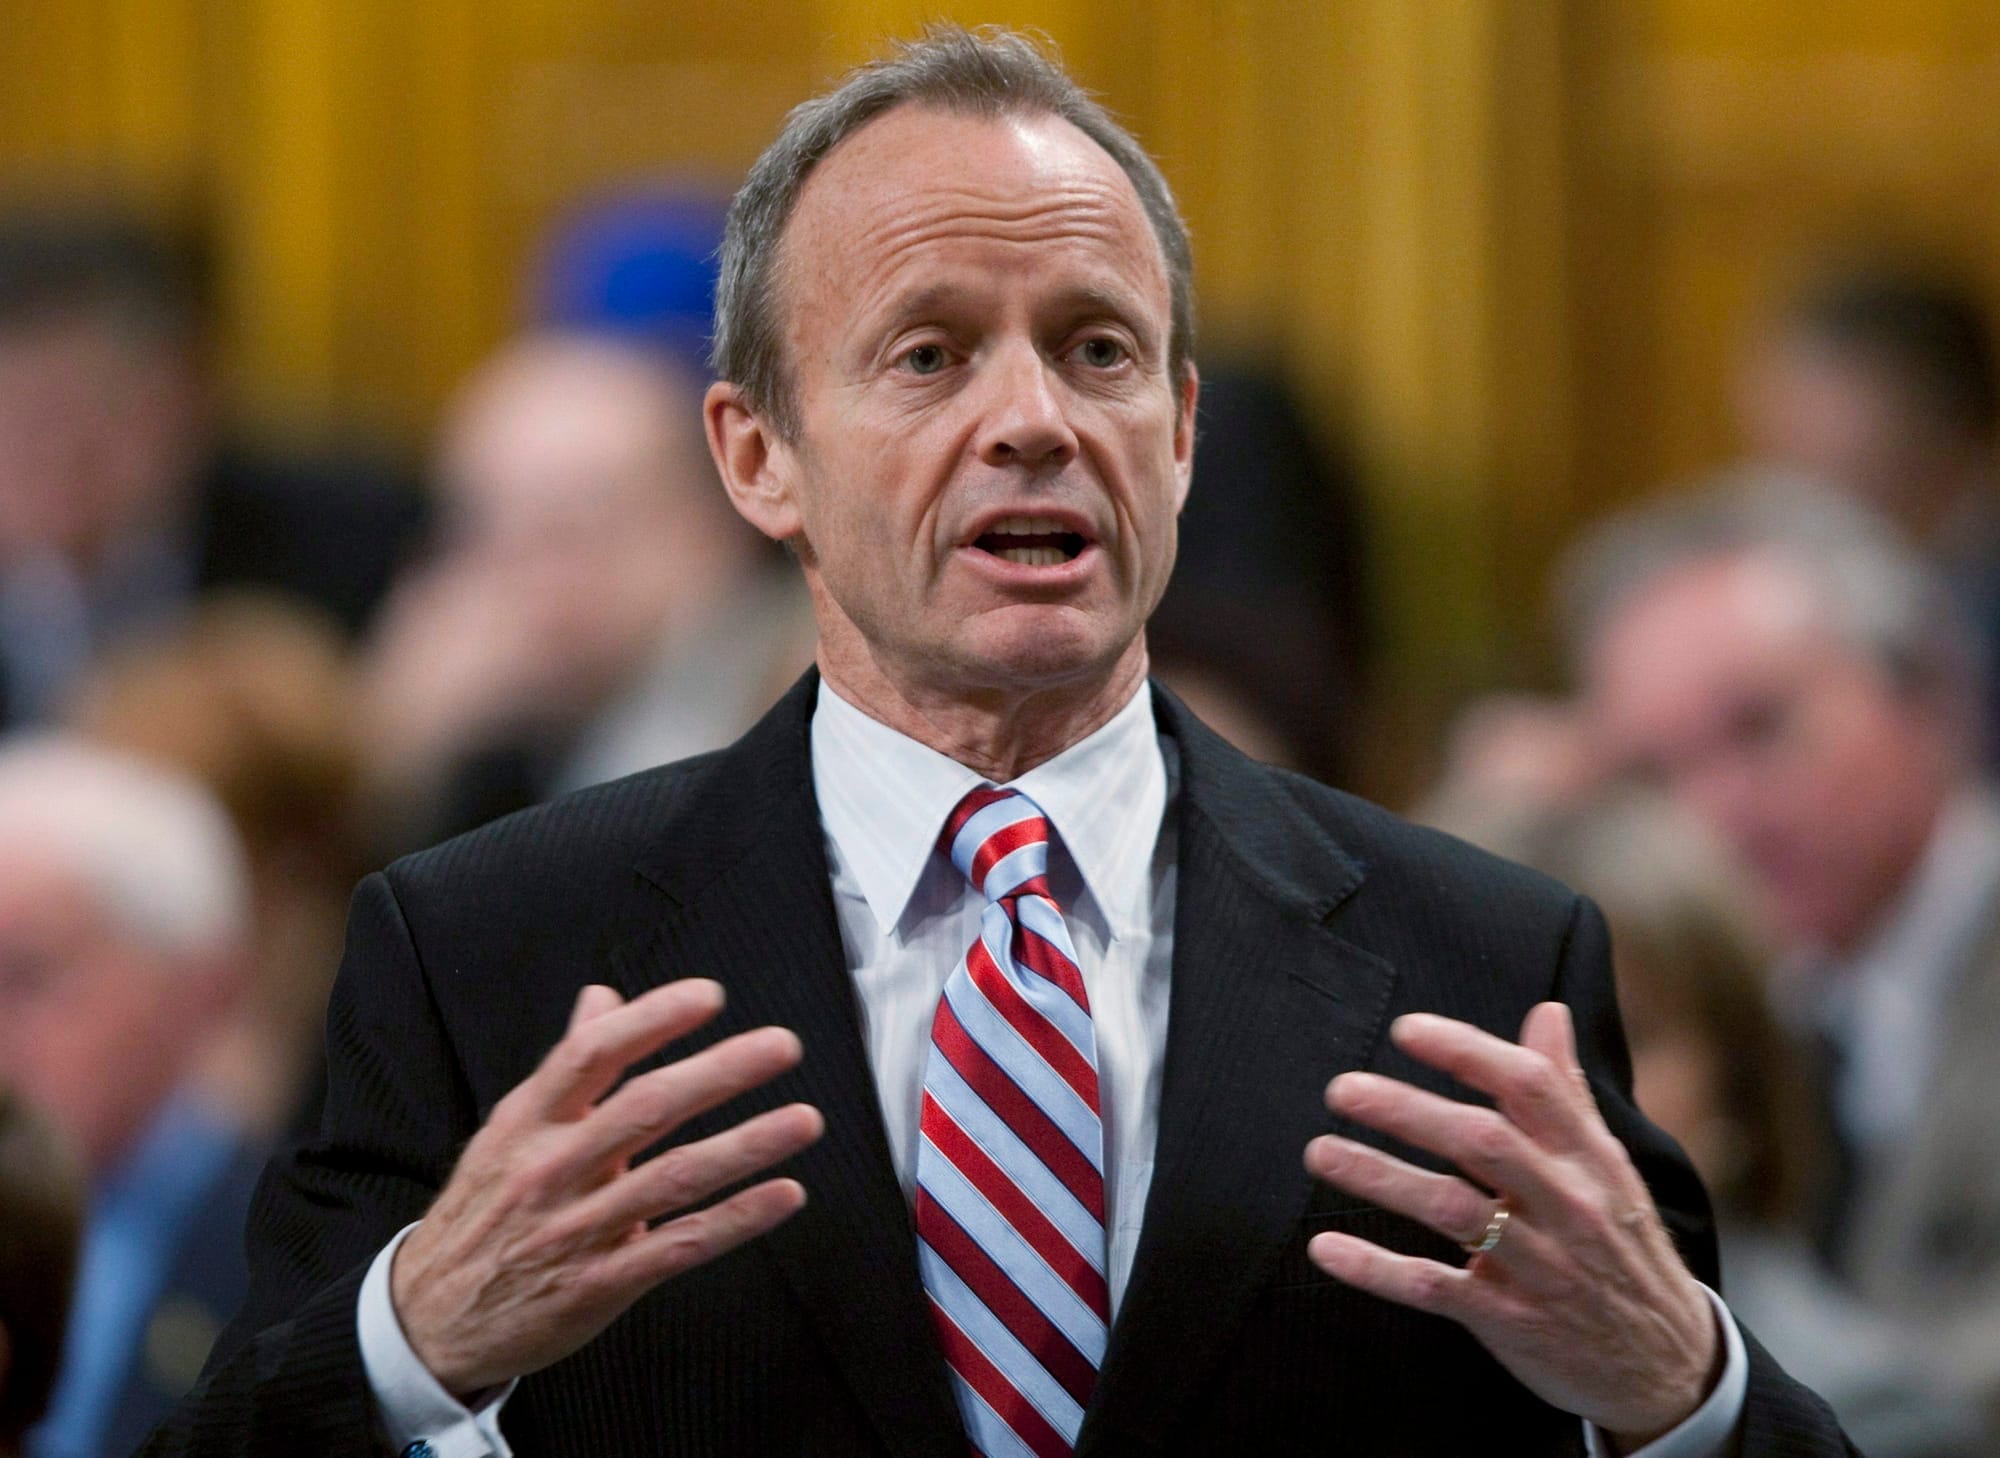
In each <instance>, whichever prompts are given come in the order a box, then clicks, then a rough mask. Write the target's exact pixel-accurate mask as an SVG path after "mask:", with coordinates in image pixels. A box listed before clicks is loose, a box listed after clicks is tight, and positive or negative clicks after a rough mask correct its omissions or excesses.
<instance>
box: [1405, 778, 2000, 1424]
mask: <svg viewBox="0 0 2000 1458" xmlns="http://www.w3.org/2000/svg"><path fill="white" fill-rule="evenodd" d="M1515 788H1516V787H1515V786H1513V785H1509V786H1505V787H1503V793H1502V794H1501V795H1500V796H1498V797H1497V798H1490V799H1485V800H1481V799H1480V798H1479V797H1478V795H1477V794H1476V793H1474V792H1471V787H1470V786H1449V785H1448V786H1445V787H1443V789H1442V791H1441V793H1440V796H1439V798H1438V800H1437V801H1436V804H1435V813H1431V814H1423V815H1420V816H1419V818H1420V819H1426V820H1428V821H1429V822H1430V823H1432V824H1435V825H1438V826H1439V827H1440V828H1442V829H1445V830H1449V831H1453V832H1454V833H1457V834H1459V835H1463V836H1464V837H1465V838H1467V839H1469V840H1471V841H1472V842H1473V843H1474V844H1476V845H1478V846H1480V847H1481V848H1482V849H1485V850H1490V851H1493V852H1495V853H1496V854H1499V855H1503V856H1506V857H1508V858H1509V859H1510V860H1517V861H1520V862H1522V863H1524V864H1526V865H1529V866H1532V867H1534V868H1535V869H1536V870H1538V871H1542V872H1544V873H1546V874H1548V875H1551V876H1554V877H1555V878H1556V879H1557V880H1559V881H1562V882H1564V883H1566V884H1568V885H1570V886H1573V887H1575V888H1576V889H1577V890H1579V891H1581V892H1582V893H1583V894H1584V895H1586V896H1589V897H1591V898H1592V899H1593V900H1595V901H1596V902H1597V903H1598V905H1599V907H1600V908H1601V909H1602V910H1603V912H1604V914H1605V919H1606V920H1607V922H1608V923H1609V925H1610V928H1611V942H1612V968H1613V971H1614V973H1615V975H1616V977H1617V980H1618V1003H1619V1009H1620V1011H1621V1013H1622V1014H1623V1016H1624V1021H1625V1030H1626V1034H1627V1036H1628V1038H1629V1039H1630V1042H1631V1049H1632V1082H1633V1091H1634V1096H1635V1098H1636V1099H1637V1101H1638V1104H1639V1107H1640V1109H1641V1110H1643V1111H1644V1112H1645V1113H1646V1114H1647V1115H1648V1116H1649V1117H1651V1118H1652V1119H1653V1120H1654V1121H1655V1122H1656V1123H1658V1124H1659V1125H1660V1126H1661V1127H1662V1128H1663V1129H1665V1130H1666V1131H1667V1132H1668V1133H1669V1134H1671V1135H1672V1136H1673V1137H1674V1139H1675V1141H1676V1142H1677V1143H1679V1144H1680V1146H1681V1147H1682V1148H1683V1149H1685V1150H1686V1151H1687V1152H1688V1156H1689V1157H1690V1158H1691V1159H1693V1160H1694V1162H1695V1166H1696V1168H1697V1169H1699V1170H1700V1171H1701V1176H1702V1180H1703V1182H1704V1183H1705V1184H1706V1185H1707V1186H1708V1189H1709V1193H1710V1194H1711V1196H1712V1197H1713V1198H1714V1200H1715V1211H1716V1222H1717V1233H1718V1235H1719V1237H1720V1240H1721V1245H1722V1271H1723V1278H1724V1282H1725V1289H1726V1290H1727V1291H1728V1292H1729V1301H1730V1305H1731V1307H1732V1309H1734V1310H1735V1311H1736V1313H1737V1315H1738V1316H1740V1317H1741V1318H1742V1319H1743V1321H1744V1322H1745V1323H1746V1324H1747V1325H1749V1326H1750V1327H1751V1328H1752V1329H1753V1330H1755V1331H1756V1332H1757V1333H1758V1334H1759V1335H1760V1336H1761V1337H1762V1339H1763V1340H1764V1342H1765V1344H1766V1345H1767V1346H1769V1347H1770V1348H1771V1351H1772V1353H1773V1354H1774V1355H1776V1356H1777V1357H1778V1359H1779V1360H1780V1361H1781V1362H1783V1363H1784V1364H1785V1366H1786V1368H1787V1369H1788V1370H1789V1371H1790V1372H1792V1374H1793V1375H1794V1376H1796V1377H1798V1379H1799V1380H1800V1381H1802V1382H1805V1383H1807V1384H1808V1385H1809V1386H1811V1387H1812V1389H1813V1390H1814V1391H1815V1392H1817V1393H1819V1394H1820V1396H1822V1397H1824V1398H1825V1399H1826V1400H1827V1401H1828V1402H1829V1403H1830V1404H1831V1405H1832V1406H1833V1409H1834V1411H1835V1412H1836V1413H1838V1414H1839V1415H1840V1419H1841V1425H1842V1426H1843V1427H1844V1428H1845V1429H1846V1430H1847V1432H1848V1434H1849V1436H1850V1437H1852V1438H1853V1439H1854V1441H1855V1444H1856V1445H1857V1446H1858V1447H1860V1448H1861V1449H1862V1450H1863V1451H1865V1452H1867V1453H1870V1454H1872V1455H1874V1458H1974V1455H1977V1454H1984V1453H1990V1452H1991V1451H1992V1448H1991V1440H1992V1437H1993V1436H1994V1435H1993V1434H1988V1433H1982V1432H1981V1430H1980V1426H1979V1416H1978V1412H1977V1410H1976V1408H1975V1407H1974V1405H1973V1404H1972V1403H1971V1402H1969V1401H1966V1400H1964V1399H1963V1398H1961V1397H1958V1396H1956V1395H1955V1394H1954V1393H1953V1392H1952V1391H1951V1390H1950V1386H1949V1383H1948V1381H1947V1380H1946V1378H1945V1376H1944V1373H1945V1371H1946V1368H1947V1364H1946V1363H1945V1362H1943V1361H1942V1360H1941V1358H1940V1357H1939V1354H1938V1353H1936V1352H1935V1351H1933V1350H1932V1349H1931V1348H1930V1345H1929V1343H1928V1341H1927V1338H1926V1334H1925V1333H1924V1332H1923V1330H1922V1329H1921V1328H1920V1327H1918V1326H1916V1325H1914V1324H1908V1323H1903V1322H1899V1321H1897V1320H1895V1319H1893V1318H1891V1317H1888V1316H1886V1315H1884V1314H1882V1313H1880V1312H1878V1311H1875V1310H1873V1309H1871V1308H1870V1307H1869V1306H1868V1305H1867V1304H1866V1303H1864V1302H1862V1301H1861V1300H1859V1299H1858V1298H1857V1297H1856V1296H1854V1295H1853V1294H1852V1293H1851V1292H1849V1291H1847V1290H1846V1289H1845V1288H1844V1287H1842V1286H1841V1285H1839V1284H1838V1283H1837V1282H1836V1281H1834V1280H1833V1278H1832V1277H1831V1276H1830V1275H1829V1274H1828V1273H1827V1272H1826V1271H1825V1270H1824V1268H1823V1267H1821V1265H1820V1264H1819V1262H1818V1260H1817V1258H1816V1255H1815V1252H1814V1251H1813V1249H1812V1245H1811V1241H1810V1239H1809V1232H1808V1229H1807V1219H1808V1212H1809V1200H1810V1198H1811V1195H1812V1191H1813V1186H1814V1182H1815V1180H1816V1179H1817V1178H1818V1177H1819V1174H1820V1172H1821V1165H1820V1160H1821V1156H1822V1150H1823V1145H1824V1141H1825V1137H1826V1135H1825V1130H1824V1127H1823V1125H1822V1124H1821V1121H1820V1113H1819V1110H1818V1109H1817V1108H1816V1106H1815V1103H1814V1100H1813V1098H1812V1095H1811V1093H1810V1090H1809V1085H1808V1083H1807V1082H1806V1080H1805V1078H1804V1069H1803V1068H1802V1067H1801V1066H1800V1059H1799V1054H1798V1051H1797V1050H1796V1049H1795V1048H1794V1046H1793V1045H1792V1043H1791V1040H1790V1039H1789V1038H1788V1037H1787V1035H1786V1034H1785V1033H1784V1031H1783V1030H1782V1029H1781V1028H1780V1027H1779V1025H1778V1023H1777V1021H1776V1019H1775V1018H1774V1017H1773V1015H1772V1013H1771V1010H1770V1008H1769V1006H1768V1004H1767V1001H1766V994H1765V987H1764V976H1765V968H1766V963H1767V960H1768V951H1767V949H1766V948H1765V946H1764V945H1763V939H1762V935H1761V933H1760V931H1759V930H1758V928H1757V925H1756V918H1755V917H1754V915H1753V914H1752V912H1751V909H1750V907H1749V906H1748V905H1747V904H1746V901H1745V897H1744V895H1743V887H1742V884H1741V877H1740V875H1739V873H1738V870H1737V868H1736V867H1735V866H1734V865H1733V864H1731V863H1730V861H1729V859H1728V857H1727V855H1726V854H1725V853H1724V852H1723V851H1722V849H1721V847H1719V846H1717V845H1716V844H1715V843H1714V841H1713V840H1712V839H1711V838H1710V837H1709V836H1708V835H1706V834H1705V833H1703V831H1702V830H1701V828H1700V827H1699V826H1697V825H1695V824H1694V823H1693V822H1692V821H1691V820H1690V819H1689V818H1688V817H1687V816H1685V815H1684V814H1683V813H1681V812H1680V811H1679V810H1678V809H1677V808H1676V807H1675V806H1674V805H1673V804H1672V803H1671V802H1670V801H1668V800H1666V799H1664V798H1663V797H1661V796H1660V795H1658V794H1657V793H1652V792H1647V791H1643V790H1636V789H1631V788H1625V787H1609V788H1607V790H1606V791H1604V792H1603V793H1597V794H1586V795H1585V796H1583V797H1582V798H1580V799H1559V800H1556V801H1552V802H1550V803H1548V804H1546V805H1542V806H1536V805H1533V804H1531V803H1529V802H1528V801H1527V800H1526V799H1525V798H1524V797H1523V796H1522V795H1520V794H1517V793H1515V792H1514V790H1515Z"/></svg>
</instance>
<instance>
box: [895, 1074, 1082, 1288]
mask: <svg viewBox="0 0 2000 1458" xmlns="http://www.w3.org/2000/svg"><path fill="white" fill-rule="evenodd" d="M918 1124H919V1127H920V1128H921V1129H922V1131H923V1136H924V1138H926V1139H928V1140H930V1142H931V1143H932V1144H933V1145H935V1146H936V1147H937V1151H938V1153H940V1154H942V1155H943V1156H944V1157H945V1158H946V1159H948V1160H950V1161H951V1164H952V1166H953V1168H955V1169H956V1170H957V1171H958V1172H959V1173H960V1174H962V1175H964V1176H965V1178H966V1180H967V1181H968V1182H970V1184H971V1185H972V1187H973V1188H974V1189H975V1190H977V1191H979V1193H980V1194H981V1195H983V1196H985V1197H986V1203H987V1204H989V1205H991V1206H992V1207H993V1208H994V1209H995V1210H997V1211H999V1212H1000V1217H1001V1218H1002V1219H1003V1220H1005V1221H1006V1222H1007V1223H1008V1224H1009V1225H1011V1226H1013V1227H1014V1233H1015V1234H1017V1235H1019V1236H1020V1237H1021V1239H1023V1240H1025V1241H1026V1242H1027V1243H1028V1244H1029V1245H1031V1246H1033V1247H1034V1249H1035V1253H1036V1254H1037V1255H1039V1256H1040V1257H1041V1258H1042V1259H1043V1260H1045V1261H1047V1262H1048V1263H1049V1269H1050V1270H1052V1271H1054V1272H1055V1273H1056V1274H1057V1275H1058V1276H1060V1277H1061V1278H1062V1280H1063V1284H1065V1285H1066V1286H1068V1287H1069V1288H1070V1290H1072V1291H1074V1292H1076V1294H1077V1296H1078V1297H1079V1298H1080V1299H1081V1300H1082V1301H1083V1304H1084V1305H1086V1306H1088V1307H1089V1308H1090V1309H1091V1310H1092V1311H1094V1312H1096V1313H1097V1315H1098V1318H1099V1319H1100V1320H1102V1321H1103V1322H1105V1323H1106V1324H1107V1325H1108V1324H1109V1323H1110V1321H1111V1290H1110V1288H1109V1287H1108V1286H1106V1285H1105V1282H1104V1276H1103V1275H1102V1273H1100V1272H1099V1271H1098V1270H1097V1268H1096V1267H1095V1266H1093V1265H1091V1263H1090V1262H1089V1261H1088V1260H1087V1259H1085V1258H1084V1256H1083V1255H1082V1254H1081V1253H1080V1252H1079V1251H1078V1250H1077V1248H1076V1247H1075V1246H1073V1245H1071V1244H1070V1242H1069V1237H1068V1236H1066V1235H1064V1234H1063V1233H1062V1231H1061V1230H1059V1229H1058V1228H1057V1227H1056V1224H1055V1222H1054V1221H1052V1220H1050V1219H1049V1217H1048V1216H1047V1215H1045V1214H1044V1213H1043V1212H1042V1207H1041V1206H1039V1205H1037V1204H1036V1203H1035V1202H1034V1201H1033V1200H1031V1199H1029V1198H1028V1196H1027V1195H1026V1194H1024V1193H1023V1192H1022V1190H1021V1187H1020V1186H1019V1185H1017V1184H1015V1183H1014V1181H1013V1180H1012V1179H1011V1178H1009V1176H1008V1174H1007V1171H1005V1170H1004V1169H1002V1168H1000V1166H999V1165H997V1164H995V1163H994V1162H993V1158H992V1156H991V1155H989V1154H987V1152H986V1151H985V1150H983V1149H981V1148H980V1147H979V1141H977V1140H976V1139H974V1138H973V1137H972V1136H971V1135H970V1134H968V1133H966V1132H965V1130H964V1129H962V1128H960V1127H959V1123H958V1120H956V1119H954V1118H952V1116H951V1113H950V1111H949V1110H947V1109H946V1108H945V1107H944V1105H943V1104H940V1103H939V1102H938V1101H937V1100H936V1099H934V1098H932V1097H931V1096H930V1095H929V1094H928V1093H927V1094H925V1095H924V1107H923V1115H922V1117H921V1118H920V1119H919V1121H918Z"/></svg>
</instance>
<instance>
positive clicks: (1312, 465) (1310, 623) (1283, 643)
mask: <svg viewBox="0 0 2000 1458" xmlns="http://www.w3.org/2000/svg"><path fill="white" fill-rule="evenodd" d="M1197 409H1198V414H1199V425H1198V427H1197V429H1196V431H1195V444H1194V452H1195V462H1194V469H1195V475H1196V477H1197V478H1198V479H1199V480H1200V481H1201V482H1202V483H1203V488H1204V489H1202V490H1200V491H1196V492H1191V493H1189V496H1188V500H1187V505H1186V507H1185V508H1184V509H1183V510H1182V512H1181V520H1180V555H1179V557H1178V559H1177V560H1176V561H1175V564H1174V575H1173V578H1172V580H1171V581H1170V582H1169V583H1168V584H1167V592H1166V596H1165V597H1163V598H1161V599H1160V606H1159V608H1158V610H1157V611H1156V612H1155V613H1154V614H1153V619H1152V622H1151V623H1150V624H1149V626H1148V630H1147V632H1148V638H1147V641H1148V644H1149V646H1150V648H1151V651H1152V654H1153V662H1154V665H1155V667H1156V669H1157V670H1158V672H1159V675H1160V677H1161V679H1162V681H1164V682H1165V683H1166V684H1167V685H1168V686H1169V687H1171V688H1172V689H1173V690H1174V691H1175V692H1176V693H1183V694H1184V696H1186V695H1185V693H1184V691H1185V690H1191V691H1192V695H1193V696H1192V698H1190V699H1189V702H1190V704H1192V705H1193V707H1195V708H1196V709H1197V711H1199V712H1201V713H1202V714H1203V716H1204V717H1205V718H1206V717H1207V716H1208V712H1209V711H1210V710H1220V711H1221V712H1222V714H1223V716H1224V717H1223V720H1221V721H1218V720H1215V719H1209V721H1208V722H1210V723H1211V724H1212V725H1214V727H1216V728H1218V729H1220V730H1221V731H1222V732H1223V734H1224V737H1225V738H1228V739H1229V740H1230V741H1231V742H1232V743H1234V744H1236V745H1237V747H1238V748H1240V749H1243V750H1244V751H1246V752H1247V753H1249V754H1250V755H1251V756H1252V757H1253V758H1256V759H1261V760H1265V761H1266V762H1268V763H1274V764H1281V765H1283V766H1285V767H1286V768H1290V769H1297V770H1300V771H1303V772H1304V773H1306V774H1309V775H1312V776H1313V777H1314V778H1316V779H1319V780H1323V781H1325V782H1326V783H1328V784H1339V783H1342V782H1343V781H1344V779H1345V778H1346V777H1347V776H1348V774H1349V772H1350V771H1351V770H1352V768H1353V765H1352V760H1353V757H1354V751H1355V748H1356V743H1357V740H1358V737H1359V736H1358V730H1359V726H1360V724H1361V722H1362V718H1363V715H1362V713H1361V709H1362V704H1363V696H1364V694H1365V692H1366V689H1367V670H1368V648H1369V635H1368V630H1367V628H1368V625H1367V613H1366V597H1367V583H1368V576H1367V566H1368V563H1367V552H1366V546H1367V543H1366V541H1365V538H1364V534H1363V532H1362V529H1361V510H1360V501H1359V492H1358V489H1357V485H1356V481H1355V477H1354V473H1353V472H1352V470H1350V469H1349V467H1348V464H1347V462H1346V461H1345V460H1344V459H1343V458H1342V456H1341V455H1340V454H1339V452H1337V451H1335V450H1330V449H1329V448H1328V443H1327V440H1326V437H1327V436H1328V432H1327V431H1326V430H1324V429H1316V428H1315V426H1316V425H1318V424H1319V422H1316V421H1314V420H1313V419H1311V418H1310V416H1309V415H1308V413H1307V412H1306V410H1305V409H1304V408H1303V407H1302V406H1301V405H1300V404H1299V402H1298V400H1297V398H1296V397H1295V396H1294V394H1293V392H1292V391H1291V390H1290V389H1289V388H1288V387H1287V386H1286V384H1285V382H1284V380H1283V378H1282V376H1281V375H1280V374H1279V373H1278V372H1277V371H1275V370H1274V369H1272V368H1271V367H1270V366H1269V365H1267V364H1258V363H1254V362H1252V361H1250V360H1248V359H1243V358H1237V359H1231V358H1229V357H1228V356H1227V355H1224V356H1222V357H1220V358H1214V357H1207V356H1205V357H1204V358H1203V360H1202V375H1201V402H1200V404H1199V406H1198V407H1197ZM1239 733H1240V735H1241V737H1239Z"/></svg>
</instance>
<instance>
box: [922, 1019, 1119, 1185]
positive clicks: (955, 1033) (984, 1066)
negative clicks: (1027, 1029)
mask: <svg viewBox="0 0 2000 1458" xmlns="http://www.w3.org/2000/svg"><path fill="white" fill-rule="evenodd" d="M931 1042H932V1043H933V1044H935V1045H936V1046H937V1048H938V1050H939V1051H940V1052H942V1053H943V1054H944V1056H945V1057H946V1058H948V1059H950V1060H951V1066H952V1067H953V1068H956V1069H957V1070H958V1076H959V1077H960V1078H963V1079H964V1080H965V1081H966V1083H967V1084H969V1085H971V1087H972V1091H973V1092H974V1093H976V1094H978V1095H979V1096H980V1097H981V1098H982V1099H984V1100H985V1101H986V1105H987V1107H988V1108H990V1109H992V1110H993V1112H994V1113H995V1114H997V1115H999V1117H1000V1122H1001V1123H1003V1124H1005V1125H1006V1126H1007V1127H1008V1128H1009V1129H1011V1130H1012V1131H1013V1132H1014V1134H1015V1136H1016V1137H1017V1138H1018V1139H1020V1141H1021V1142H1022V1143H1023V1144H1025V1145H1027V1146H1028V1151H1029V1152H1030V1153H1031V1154H1033V1155H1034V1156H1035V1158H1037V1159H1039V1160H1040V1161H1041V1162H1042V1163H1043V1164H1045V1165H1047V1166H1048V1169H1049V1173H1050V1174H1052V1175H1054V1176H1055V1177H1056V1178H1057V1179H1058V1180H1061V1181H1062V1183H1063V1185H1064V1186H1065V1187H1066V1188H1067V1189H1068V1190H1069V1192H1070V1193H1071V1194H1072V1195H1074V1196H1076V1198H1077V1202H1078V1203H1079V1204H1081V1205H1082V1206H1083V1208H1084V1209H1086V1210H1088V1211H1089V1212H1090V1214H1091V1216H1092V1217H1093V1218H1094V1219H1095V1220H1096V1221H1097V1223H1098V1224H1099V1225H1102V1224H1103V1223H1104V1176H1103V1175H1101V1174H1099V1173H1098V1172H1097V1168H1096V1166H1094V1165H1093V1164H1091V1162H1090V1161H1089V1159H1087V1158H1086V1157H1085V1156H1084V1154H1083V1151H1082V1150H1080V1149H1078V1148H1077V1147H1076V1146H1075V1145H1074V1144H1072V1143H1070V1139H1069V1136H1068V1135H1067V1134H1065V1133H1063V1131H1062V1130H1061V1128H1059V1127H1058V1126H1057V1125H1056V1123H1055V1121H1054V1120H1052V1119H1050V1118H1049V1116H1048V1115H1047V1114H1045V1113H1043V1112H1042V1110H1041V1106H1040V1105H1039V1104H1037V1103H1036V1102H1035V1101H1034V1100H1033V1099H1031V1098H1029V1097H1028V1096H1027V1095H1026V1094H1025V1093H1023V1092H1021V1086H1020V1085H1019V1084H1017V1083H1015V1082H1014V1080H1013V1079H1012V1078H1010V1077H1008V1076H1007V1071H1006V1070H1005V1069H1004V1068H1002V1067H1000V1065H999V1064H997V1063H995V1062H994V1061H993V1059H992V1057H991V1055H989V1054H988V1053H987V1051H986V1050H985V1049H984V1048H982V1047H980V1046H979V1044H978V1043H976V1042H975V1041H973V1038H972V1035H971V1034H970V1033H968V1032H966V1031H965V1029H964V1028H963V1027H962V1026H960V1024H959V1021H958V1014H957V1013H955V1012H953V1011H952V1008H951V1002H950V1001H949V1000H948V999H946V998H939V999H938V1010H937V1018H936V1020H935V1021H934V1022H933V1023H932V1024H931Z"/></svg>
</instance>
